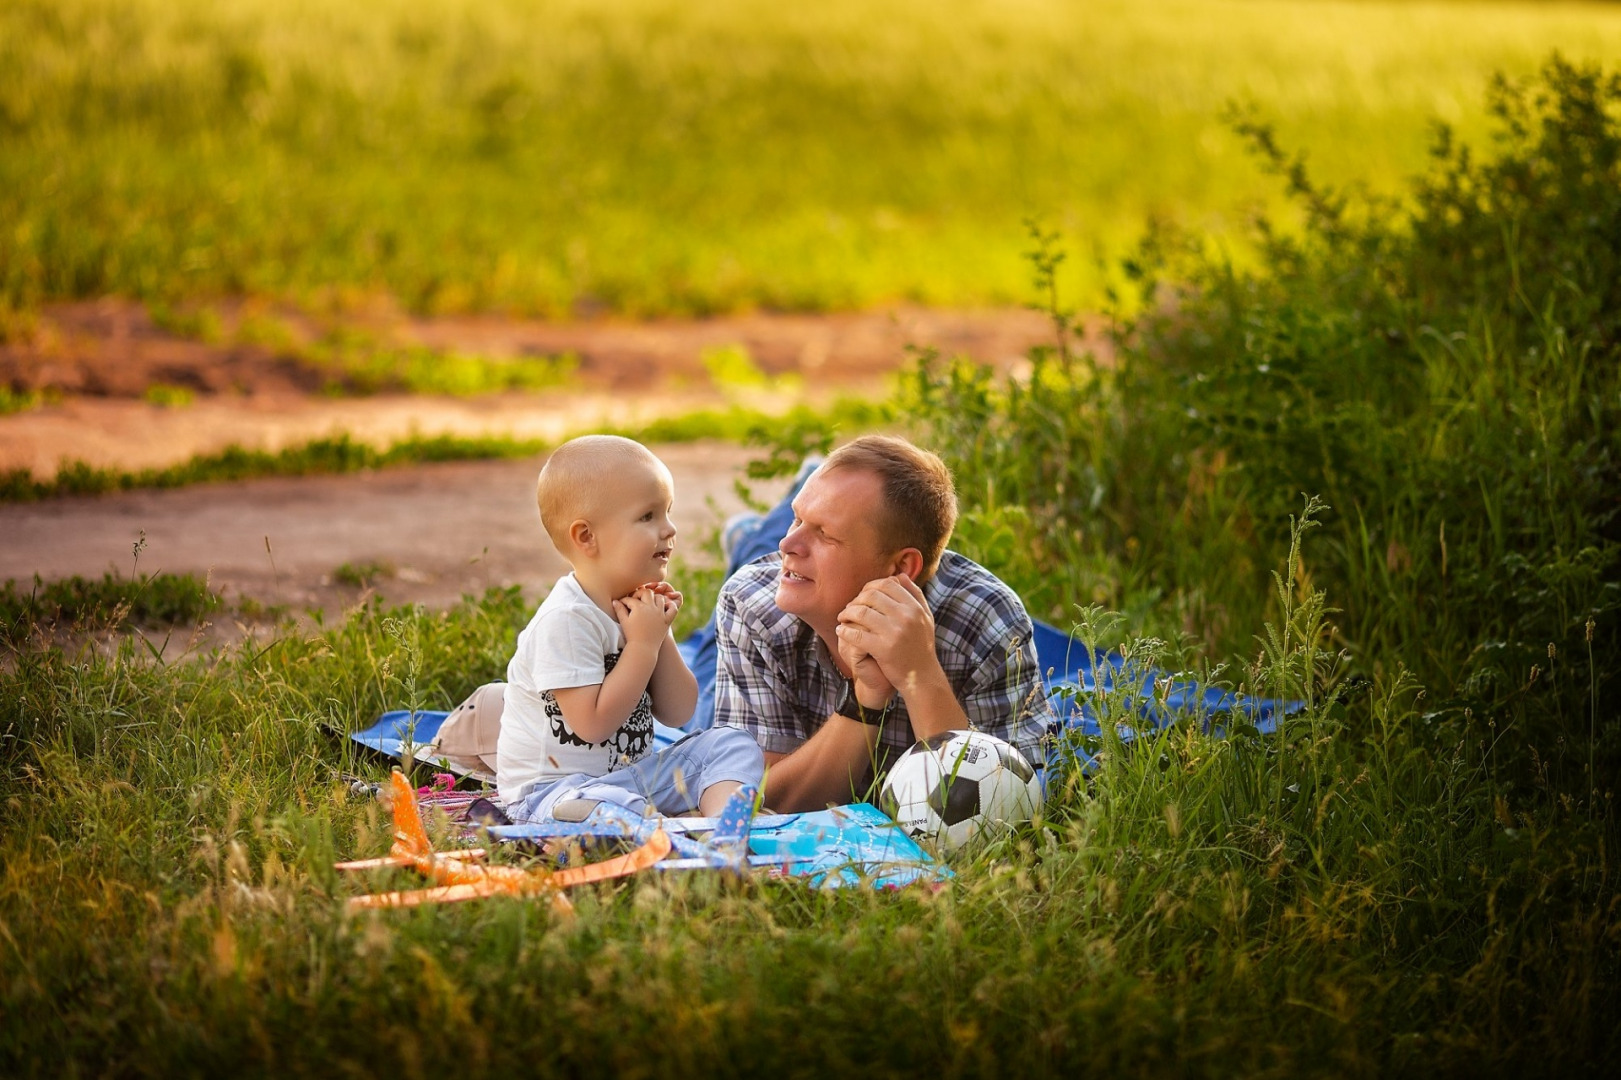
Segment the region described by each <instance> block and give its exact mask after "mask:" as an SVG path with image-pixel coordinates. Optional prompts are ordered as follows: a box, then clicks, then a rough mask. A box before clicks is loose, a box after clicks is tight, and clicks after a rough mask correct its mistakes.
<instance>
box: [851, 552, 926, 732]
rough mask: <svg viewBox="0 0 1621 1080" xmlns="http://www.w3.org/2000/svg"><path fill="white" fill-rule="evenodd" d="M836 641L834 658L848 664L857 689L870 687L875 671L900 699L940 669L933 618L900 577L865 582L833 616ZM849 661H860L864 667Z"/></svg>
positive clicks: (916, 590)
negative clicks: (874, 669) (923, 677)
mask: <svg viewBox="0 0 1621 1080" xmlns="http://www.w3.org/2000/svg"><path fill="white" fill-rule="evenodd" d="M838 635H839V655H840V656H842V657H844V659H845V662H846V663H848V664H850V667H851V670H852V672H853V673H854V675H855V678H856V683H857V685H858V686H860V685H861V684H862V683H863V682H864V681H865V682H867V683H868V685H873V684H874V681H875V680H873V676H872V674H871V673H870V667H871V666H873V665H876V667H877V668H878V675H879V676H880V677H881V678H882V680H883V682H884V683H885V684H887V685H888V686H890V687H892V688H893V689H895V690H898V691H899V692H900V693H901V696H902V697H906V696H907V695H908V694H909V692H910V691H911V690H912V689H914V688H915V687H916V686H917V682H918V678H919V675H920V673H923V672H927V671H929V670H930V669H931V668H938V667H939V666H940V661H939V659H938V658H937V657H936V656H935V652H934V616H933V615H932V614H930V612H929V605H928V601H926V600H925V599H924V598H923V590H922V589H920V588H918V587H917V583H916V582H914V581H913V580H912V579H911V578H909V577H907V576H906V575H905V574H896V575H895V576H894V577H887V578H879V579H878V580H877V581H869V582H868V583H867V584H866V586H865V587H864V588H862V590H861V592H860V593H859V594H858V595H857V596H856V598H855V599H854V600H852V601H850V603H849V605H848V606H846V607H845V609H844V610H843V611H842V612H840V613H839V626H838ZM852 658H860V659H861V660H862V662H863V665H864V666H863V665H858V664H856V663H855V662H853V660H852ZM863 704H865V703H863Z"/></svg>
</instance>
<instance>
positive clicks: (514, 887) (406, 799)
mask: <svg viewBox="0 0 1621 1080" xmlns="http://www.w3.org/2000/svg"><path fill="white" fill-rule="evenodd" d="M390 792H391V795H392V800H393V813H394V844H393V848H392V850H391V851H390V853H389V854H388V855H386V856H384V857H382V858H379V859H357V860H352V861H350V862H340V863H335V864H334V866H335V868H336V869H338V870H345V871H353V870H366V869H372V868H378V867H399V868H406V867H409V868H413V869H415V870H417V871H418V872H419V873H421V874H422V875H423V876H425V877H428V878H431V879H432V880H433V881H434V882H435V883H436V887H434V888H428V889H409V890H405V891H400V892H388V893H375V894H368V895H365V896H355V897H351V898H350V900H349V907H350V908H351V909H361V908H379V907H415V906H417V905H420V904H442V903H452V902H456V901H460V900H476V899H481V898H483V897H488V896H546V897H549V898H550V899H551V902H552V906H553V909H554V910H556V911H558V912H559V913H566V912H572V911H573V905H572V904H570V903H569V901H568V898H567V897H565V896H564V895H563V893H562V890H563V889H566V888H571V887H573V886H576V885H584V884H587V883H589V882H593V881H608V880H611V879H613V878H617V877H624V876H626V875H629V874H634V873H637V872H638V871H641V870H645V869H647V868H648V867H650V866H653V865H656V864H657V863H658V862H659V861H660V860H661V859H663V858H664V857H665V856H666V855H668V854H669V853H670V848H671V842H670V836H669V834H668V833H666V832H665V831H664V830H663V829H660V828H656V827H655V828H653V829H651V830H648V831H646V834H645V835H644V836H641V837H639V840H640V844H639V846H638V847H637V848H636V849H635V850H634V851H630V852H627V853H626V854H624V855H619V856H616V857H615V858H612V859H605V860H603V861H602V862H597V863H588V864H586V865H584V866H576V867H570V868H568V869H567V870H550V869H540V870H524V869H520V868H518V867H514V866H489V865H486V864H485V852H484V851H483V850H482V849H470V850H463V851H435V850H434V849H433V844H432V842H431V841H430V840H429V839H428V832H427V830H426V829H425V828H424V827H423V825H422V814H421V812H420V810H419V809H418V807H417V801H416V792H415V791H413V790H412V789H411V785H410V782H409V781H407V780H406V779H405V774H404V773H401V772H399V771H397V770H396V771H395V772H394V773H393V774H392V776H391V777H390Z"/></svg>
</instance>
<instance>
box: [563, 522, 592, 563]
mask: <svg viewBox="0 0 1621 1080" xmlns="http://www.w3.org/2000/svg"><path fill="white" fill-rule="evenodd" d="M568 538H569V542H570V543H572V544H573V545H574V549H575V550H576V551H579V552H581V553H583V554H586V555H595V554H596V553H597V534H596V533H595V532H594V531H592V528H591V523H590V522H589V521H587V520H585V518H579V519H577V520H576V521H575V522H574V524H572V525H570V526H569V527H568Z"/></svg>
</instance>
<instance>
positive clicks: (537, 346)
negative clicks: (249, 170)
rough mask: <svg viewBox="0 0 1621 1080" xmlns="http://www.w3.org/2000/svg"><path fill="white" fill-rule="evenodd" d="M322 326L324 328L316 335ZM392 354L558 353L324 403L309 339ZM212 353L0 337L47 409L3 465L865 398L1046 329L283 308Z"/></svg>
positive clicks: (226, 317) (891, 314)
mask: <svg viewBox="0 0 1621 1080" xmlns="http://www.w3.org/2000/svg"><path fill="white" fill-rule="evenodd" d="M270 315H274V316H275V318H276V319H277V320H278V321H277V323H276V325H277V326H279V327H280V328H281V329H280V331H279V332H282V333H284V334H285V335H286V340H285V342H284V343H283V344H282V345H280V346H275V347H272V346H266V345H262V344H252V343H244V342H245V341H247V340H248V339H247V338H246V337H245V336H244V335H245V334H246V331H245V330H244V329H243V328H244V327H251V326H254V325H258V324H257V323H255V322H254V321H253V320H255V319H257V320H259V321H260V322H263V320H265V319H266V318H269V317H270ZM329 323H330V325H329ZM339 331H341V332H343V333H347V334H351V335H362V336H364V337H365V338H366V340H369V341H372V342H375V343H380V344H381V345H384V346H387V347H389V348H397V349H410V348H426V349H429V350H432V351H433V352H434V353H437V354H456V355H471V356H480V357H487V358H490V359H492V360H498V361H518V362H521V361H522V360H523V359H524V358H533V357H551V356H558V355H563V354H571V355H573V356H574V357H576V358H577V360H578V369H577V372H576V374H575V376H574V378H573V380H572V382H571V383H570V385H568V386H567V387H565V388H560V389H557V390H548V391H544V392H534V393H507V394H498V395H486V396H482V397H475V398H452V397H429V396H410V395H404V394H393V395H378V396H371V397H353V396H352V397H344V398H336V399H335V398H331V397H327V396H323V395H322V394H320V393H318V391H319V389H320V387H321V386H322V384H323V380H325V379H326V378H327V375H325V374H323V369H322V368H321V367H320V364H319V363H318V362H317V361H314V360H312V359H311V358H310V356H311V354H310V353H309V352H308V349H309V348H310V347H311V343H313V342H319V341H320V340H322V335H328V336H330V335H332V334H334V333H337V332H339ZM210 336H211V338H212V339H213V343H209V342H204V341H199V340H195V339H193V338H188V337H184V336H180V335H178V334H176V333H173V332H170V331H168V330H165V329H163V328H162V327H160V326H158V325H156V324H155V323H154V322H153V320H152V319H151V317H150V316H149V315H148V313H147V310H146V309H145V308H144V307H142V306H141V305H139V304H134V303H131V302H128V301H121V300H112V299H109V300H101V301H94V302H85V303H78V304H64V305H58V306H55V307H51V308H47V309H45V310H44V311H43V312H42V313H41V314H40V315H39V317H38V319H37V320H36V326H35V329H34V332H33V333H32V335H31V336H30V337H29V338H28V339H27V340H24V341H11V342H3V343H0V387H7V388H9V389H10V390H11V391H12V392H13V393H18V394H39V395H44V396H45V397H46V399H47V400H50V401H52V402H53V403H51V404H47V405H44V406H42V407H37V408H32V409H27V410H25V411H22V412H17V413H13V414H11V415H5V416H0V470H7V469H19V468H26V469H28V470H30V471H31V472H32V473H33V474H34V475H35V476H36V477H39V478H46V477H50V476H53V475H54V474H55V472H56V469H57V467H58V465H59V464H60V463H61V462H62V461H63V460H64V459H76V460H81V461H86V462H89V463H90V464H92V465H96V466H100V467H108V466H118V467H122V468H126V469H129V468H148V467H161V466H164V465H170V464H175V463H178V462H181V461H185V460H187V459H188V458H191V457H193V456H196V455H197V454H202V453H210V452H214V451H218V450H221V449H223V448H224V447H226V446H228V445H230V444H233V443H235V444H237V445H241V446H244V447H248V448H252V449H266V450H278V449H281V448H283V447H286V446H289V445H296V444H298V443H302V442H307V441H309V440H311V439H315V438H321V437H325V436H329V435H332V434H335V433H338V432H347V433H349V434H350V435H352V436H354V437H356V438H359V439H362V440H365V441H368V442H372V443H377V444H386V443H391V442H394V441H397V440H399V439H401V438H404V437H406V436H408V435H410V434H413V433H418V434H423V435H435V434H455V435H510V436H516V437H525V438H545V439H555V438H556V437H557V436H559V435H561V434H563V433H565V432H569V431H579V430H581V429H584V428H589V427H591V426H593V425H600V424H602V423H604V422H608V421H612V422H617V423H621V424H628V423H638V422H645V421H646V420H649V419H653V418H655V417H658V416H667V415H673V414H678V413H683V412H690V411H692V410H693V409H696V408H701V407H705V406H717V405H725V404H728V403H730V402H739V403H742V404H747V405H752V406H755V407H760V408H765V409H784V408H786V407H788V406H789V405H790V404H792V403H793V401H794V400H797V399H801V398H803V397H810V398H825V397H827V396H830V395H832V394H834V393H837V392H845V393H851V392H854V393H862V392H870V393H873V394H878V393H881V392H882V391H883V385H884V379H885V377H886V376H887V375H889V374H890V373H892V372H894V371H897V370H899V369H900V368H901V367H902V366H903V365H904V364H905V363H906V361H907V355H908V354H907V351H906V347H907V346H908V345H920V346H930V347H934V348H938V349H939V350H940V351H941V352H942V353H943V354H945V355H948V356H952V355H970V356H973V357H975V358H976V359H979V360H982V361H985V362H988V363H992V364H995V365H998V366H1001V367H1007V366H1010V365H1013V364H1016V363H1018V362H1019V361H1020V359H1021V358H1022V357H1023V355H1024V353H1025V352H1026V350H1028V349H1029V348H1030V346H1032V345H1035V344H1039V343H1043V342H1046V341H1047V340H1049V338H1050V336H1051V328H1050V326H1049V324H1048V323H1047V321H1046V319H1045V318H1044V317H1042V316H1041V315H1039V314H1037V313H1036V312H1032V311H1026V310H1021V309H1010V310H993V311H933V310H927V309H918V308H895V309H892V310H889V311H874V312H859V313H847V314H834V315H772V314H757V315H748V316H737V317H729V318H716V319H702V320H689V321H684V322H682V321H669V320H667V321H658V322H648V323H635V324H629V323H615V322H587V323H577V324H568V325H553V324H548V323H541V322H535V321H527V320H512V319H500V318H495V317H477V318H453V319H435V320H423V319H414V318H407V317H405V316H403V315H401V314H399V313H398V312H394V311H390V310H387V309H384V310H381V311H359V312H347V313H345V314H344V316H343V317H342V319H341V320H336V318H334V320H328V321H326V322H323V321H321V320H317V319H315V318H313V317H310V316H306V315H301V314H299V313H296V312H275V313H270V314H267V313H265V312H263V311H260V312H256V313H255V312H249V311H247V310H246V306H245V305H238V306H237V307H235V308H227V309H221V311H220V312H219V313H218V314H217V316H215V324H214V328H213V329H212V330H211V331H210ZM726 347H736V348H739V349H741V350H743V352H745V353H746V354H747V355H748V357H749V358H750V360H751V361H752V362H753V364H754V365H755V366H756V367H757V368H758V369H759V370H760V371H762V372H764V373H765V374H766V375H767V376H771V377H779V376H784V375H791V376H797V378H795V379H790V380H778V381H777V383H776V385H775V387H774V388H773V387H770V386H767V387H756V388H750V387H747V386H738V385H725V384H718V383H717V381H716V379H715V378H714V377H713V376H712V373H711V372H710V371H709V369H708V367H707V365H706V362H705V357H706V355H707V354H710V352H711V350H714V349H718V348H726ZM154 386H161V387H165V388H171V389H172V390H173V389H178V390H180V391H182V392H183V393H184V394H187V395H190V397H191V401H190V403H189V404H186V405H184V406H181V407H164V406H160V405H155V404H152V403H150V402H148V401H146V400H144V395H145V394H146V393H147V392H148V390H149V388H151V387H154Z"/></svg>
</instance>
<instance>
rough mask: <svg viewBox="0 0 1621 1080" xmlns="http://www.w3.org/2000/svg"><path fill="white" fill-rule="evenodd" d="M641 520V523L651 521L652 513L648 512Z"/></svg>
mask: <svg viewBox="0 0 1621 1080" xmlns="http://www.w3.org/2000/svg"><path fill="white" fill-rule="evenodd" d="M642 520H643V521H652V520H653V511H651V510H649V511H648V512H647V513H645V514H643V515H642Z"/></svg>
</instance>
